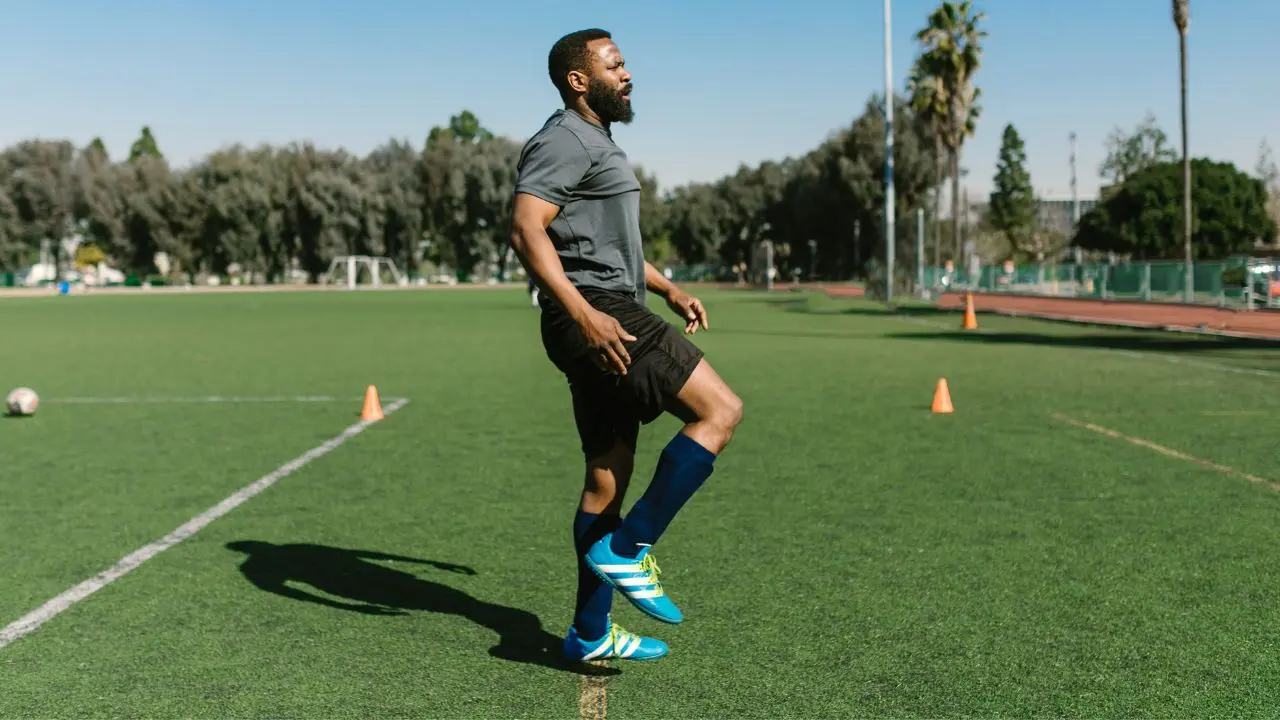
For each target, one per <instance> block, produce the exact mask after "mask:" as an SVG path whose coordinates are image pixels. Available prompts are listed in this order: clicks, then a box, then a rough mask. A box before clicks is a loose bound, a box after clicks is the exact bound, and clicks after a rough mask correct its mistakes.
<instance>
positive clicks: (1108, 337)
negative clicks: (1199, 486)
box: [883, 330, 1280, 362]
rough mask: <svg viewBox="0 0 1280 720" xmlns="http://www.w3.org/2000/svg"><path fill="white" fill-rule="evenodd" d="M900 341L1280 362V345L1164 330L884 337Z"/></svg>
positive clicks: (911, 333) (892, 335)
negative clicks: (1110, 351) (1066, 333)
mask: <svg viewBox="0 0 1280 720" xmlns="http://www.w3.org/2000/svg"><path fill="white" fill-rule="evenodd" d="M883 337H885V338H892V339H899V340H929V341H936V340H946V341H951V342H960V343H976V344H981V345H1039V346H1045V347H1065V348H1103V349H1107V350H1131V351H1137V352H1157V353H1160V352H1167V353H1196V354H1201V355H1217V356H1224V357H1226V356H1229V357H1235V358H1240V357H1241V354H1242V353H1249V355H1248V359H1251V360H1275V361H1277V362H1280V341H1272V340H1255V339H1251V338H1234V337H1206V336H1200V335H1180V334H1174V333H1169V332H1166V331H1161V330H1147V331H1144V330H1126V331H1124V332H1123V333H1121V332H1117V333H1105V334H1104V333H1089V334H1069V335H1055V334H1045V333H1029V332H959V331H955V332H946V331H940V332H901V333H892V334H887V335H884V336H883Z"/></svg>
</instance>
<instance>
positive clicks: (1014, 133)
mask: <svg viewBox="0 0 1280 720" xmlns="http://www.w3.org/2000/svg"><path fill="white" fill-rule="evenodd" d="M989 201H990V205H989V207H988V216H987V220H988V222H989V223H990V224H991V227H992V228H993V229H994V230H996V231H997V232H1000V233H1002V234H1003V235H1004V237H1005V239H1006V240H1008V242H1009V248H1010V250H1011V254H1012V255H1013V256H1014V257H1015V258H1023V257H1026V256H1028V255H1029V254H1030V253H1029V252H1028V248H1027V245H1028V244H1029V240H1030V239H1031V236H1032V235H1033V233H1034V230H1035V223H1036V196H1035V189H1034V188H1033V187H1032V185H1031V173H1030V172H1029V171H1028V170H1027V150H1026V145H1025V144H1024V143H1023V142H1022V138H1021V137H1020V136H1019V135H1018V130H1017V129H1016V128H1014V126H1013V125H1012V124H1009V125H1005V127H1004V134H1003V136H1002V137H1001V141H1000V159H999V160H997V161H996V174H995V188H994V189H993V190H992V191H991V195H990V198H989Z"/></svg>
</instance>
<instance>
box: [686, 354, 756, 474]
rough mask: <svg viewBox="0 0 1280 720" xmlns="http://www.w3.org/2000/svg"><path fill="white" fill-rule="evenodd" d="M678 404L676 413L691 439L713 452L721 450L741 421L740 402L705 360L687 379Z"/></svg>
mask: <svg viewBox="0 0 1280 720" xmlns="http://www.w3.org/2000/svg"><path fill="white" fill-rule="evenodd" d="M678 405H679V407H678V412H677V414H678V415H679V417H680V419H682V420H684V421H685V423H686V424H687V426H689V427H690V429H691V430H693V432H692V433H690V436H691V437H693V439H694V440H697V441H698V442H699V443H701V444H702V445H703V446H705V447H707V448H709V449H710V450H711V451H712V452H715V453H719V452H720V451H721V450H723V449H724V447H725V445H727V444H728V443H729V440H730V439H731V438H732V437H733V433H734V430H736V429H737V427H738V425H739V424H740V423H741V422H742V413H743V407H742V399H741V398H739V397H738V395H737V393H735V392H734V391H733V390H732V389H731V388H730V387H729V385H728V384H727V383H726V382H725V381H724V380H723V379H722V378H721V377H720V375H719V374H717V373H716V371H715V370H714V369H713V368H712V367H711V365H710V364H709V363H707V362H706V360H703V361H701V362H699V363H698V367H697V368H695V369H694V371H693V374H692V375H690V376H689V380H688V382H686V383H685V386H684V388H683V389H682V390H681V391H680V395H679V403H678ZM694 428H696V429H694Z"/></svg>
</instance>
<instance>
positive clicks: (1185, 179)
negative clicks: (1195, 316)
mask: <svg viewBox="0 0 1280 720" xmlns="http://www.w3.org/2000/svg"><path fill="white" fill-rule="evenodd" d="M1190 21H1191V2H1190V0H1173V22H1174V25H1175V26H1177V28H1178V56H1179V62H1180V65H1181V73H1182V78H1181V80H1182V82H1181V86H1182V235H1183V244H1184V248H1185V251H1186V256H1187V257H1186V263H1187V267H1186V278H1185V279H1184V281H1183V282H1184V284H1185V285H1186V287H1185V288H1184V289H1183V290H1184V297H1185V299H1186V301H1187V302H1188V303H1191V302H1195V293H1196V287H1195V284H1196V276H1195V269H1194V266H1193V265H1192V260H1191V156H1190V155H1189V154H1188V153H1187V26H1188V25H1189V24H1190Z"/></svg>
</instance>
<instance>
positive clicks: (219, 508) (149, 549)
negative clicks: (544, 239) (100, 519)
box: [0, 398, 409, 648]
mask: <svg viewBox="0 0 1280 720" xmlns="http://www.w3.org/2000/svg"><path fill="white" fill-rule="evenodd" d="M408 402H409V401H408V400H406V399H403V398H402V399H399V400H396V401H394V402H391V403H390V404H388V405H387V407H386V408H384V409H383V415H384V416H386V415H390V414H391V413H393V412H395V411H397V410H399V409H400V408H402V407H404V406H405V404H406V403H408ZM374 422H375V421H366V420H361V421H360V422H357V423H355V424H354V425H351V426H349V427H348V428H347V429H346V430H343V431H342V432H341V433H339V434H338V435H335V436H333V437H332V438H330V439H328V440H326V441H324V442H323V443H321V444H319V445H317V446H315V447H313V448H311V449H310V450H308V451H306V452H305V453H303V454H301V455H299V456H298V457H296V458H294V459H292V460H290V461H289V462H287V463H285V464H284V465H281V466H280V467H278V468H276V469H275V470H272V471H271V472H269V473H267V474H266V475H263V476H262V477H261V478H258V479H257V480H255V481H254V482H252V483H250V484H248V485H246V486H244V487H243V488H241V489H239V490H237V491H236V492H234V493H232V494H231V495H230V496H229V497H227V498H226V499H225V500H223V501H222V502H220V503H218V504H217V505H214V506H213V507H211V508H209V509H208V510H205V511H204V512H202V513H200V514H199V515H197V516H195V517H193V518H191V519H190V520H188V521H187V522H185V523H183V524H182V525H180V526H179V527H178V528H177V529H176V530H174V531H173V532H171V533H169V534H168V535H165V536H164V537H162V538H160V539H159V540H156V541H155V542H153V543H150V544H149V545H144V546H143V547H141V548H138V549H137V550H135V551H133V552H132V553H130V554H128V555H126V556H124V557H123V558H121V559H120V560H119V561H118V562H117V563H116V564H115V565H112V566H111V567H109V568H107V569H106V570H104V571H102V572H101V573H98V574H97V575H95V576H93V577H91V578H89V579H88V580H85V581H84V582H82V583H80V584H79V585H76V586H75V587H73V588H71V589H69V590H67V591H66V592H64V593H62V594H61V595H58V596H57V597H55V598H53V599H52V600H50V601H48V602H46V603H45V604H44V605H41V606H40V607H38V608H36V609H35V610H32V611H31V612H29V613H27V614H26V615H25V616H23V617H21V618H19V619H18V620H16V621H14V622H12V623H10V624H9V625H7V626H5V628H4V629H2V630H0V648H4V647H5V646H6V645H8V644H10V643H12V642H14V641H16V640H18V639H20V638H23V637H25V636H27V635H30V634H31V633H33V632H35V630H36V629H37V628H39V627H40V626H41V625H43V624H45V623H46V622H48V621H50V620H52V619H53V618H54V617H56V616H57V615H58V614H59V613H61V612H63V611H64V610H67V609H68V608H70V607H71V606H72V605H75V604H76V603H78V602H80V601H81V600H84V599H85V598H87V597H89V596H90V595H92V594H93V593H95V592H97V591H99V590H101V589H102V588H104V587H106V586H107V585H109V584H111V583H112V582H114V581H116V580H119V579H120V578H121V577H124V576H125V575H126V574H128V573H129V572H131V571H133V570H134V569H136V568H137V567H138V566H139V565H141V564H142V563H144V562H146V561H148V560H150V559H151V558H153V557H155V556H157V555H159V554H160V553H162V552H164V551H165V550H168V549H169V548H171V547H173V546H174V545H177V544H178V543H180V542H182V541H183V540H186V539H187V538H189V537H191V536H192V535H195V534H196V533H197V532H199V531H200V530H201V529H202V528H204V527H205V526H206V525H208V524H209V523H211V522H213V521H214V520H217V519H218V518H220V517H222V516H223V515H226V514H227V513H229V512H231V511H232V510H234V509H235V508H236V507H238V506H240V505H242V504H244V503H245V502H246V501H248V500H249V499H250V498H252V497H253V496H255V495H257V494H258V493H260V492H262V491H263V490H266V489H267V488H269V487H271V486H272V485H275V484H276V483H278V482H280V481H281V480H283V479H284V478H286V477H288V476H290V475H292V474H293V473H295V472H297V471H298V470H300V469H301V468H303V467H305V466H306V465H307V464H309V463H311V462H312V461H314V460H317V459H319V458H321V457H323V456H325V455H327V454H329V453H331V452H333V451H334V450H336V449H338V448H339V447H341V446H342V444H343V443H345V442H346V441H348V440H350V439H351V438H353V437H355V436H356V435H359V434H360V433H362V432H364V430H365V429H366V428H368V427H369V426H370V425H372V424H373V423H374Z"/></svg>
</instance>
